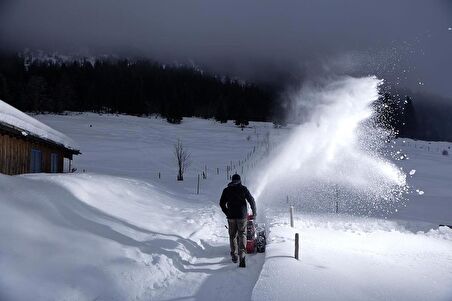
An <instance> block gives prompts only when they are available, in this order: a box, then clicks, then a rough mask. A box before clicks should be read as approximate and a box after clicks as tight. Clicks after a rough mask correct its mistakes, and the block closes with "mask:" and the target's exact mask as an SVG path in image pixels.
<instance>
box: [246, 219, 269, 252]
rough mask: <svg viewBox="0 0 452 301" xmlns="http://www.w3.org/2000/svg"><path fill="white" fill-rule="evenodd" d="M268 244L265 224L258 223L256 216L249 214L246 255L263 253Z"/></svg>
mask: <svg viewBox="0 0 452 301" xmlns="http://www.w3.org/2000/svg"><path fill="white" fill-rule="evenodd" d="M266 244H267V240H266V235H265V224H262V223H256V222H255V220H254V216H253V215H251V214H248V217H247V224H246V253H248V254H251V253H256V252H257V253H263V252H265V245H266Z"/></svg>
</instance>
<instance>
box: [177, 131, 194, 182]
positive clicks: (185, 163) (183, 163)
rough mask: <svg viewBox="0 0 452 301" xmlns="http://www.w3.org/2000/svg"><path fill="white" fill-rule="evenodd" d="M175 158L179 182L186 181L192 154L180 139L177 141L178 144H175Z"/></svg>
mask: <svg viewBox="0 0 452 301" xmlns="http://www.w3.org/2000/svg"><path fill="white" fill-rule="evenodd" d="M174 156H175V157H176V160H177V167H178V169H179V170H178V172H177V180H178V181H183V180H184V172H185V170H186V169H187V168H188V167H189V166H190V163H191V162H190V153H189V152H187V150H186V149H185V148H184V146H183V144H182V142H181V141H180V139H177V143H176V144H174Z"/></svg>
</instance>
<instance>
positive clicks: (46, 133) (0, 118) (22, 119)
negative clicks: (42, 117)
mask: <svg viewBox="0 0 452 301" xmlns="http://www.w3.org/2000/svg"><path fill="white" fill-rule="evenodd" d="M0 123H3V124H5V125H7V126H11V127H13V128H15V129H18V130H20V131H22V135H24V136H27V135H32V136H35V137H38V138H41V139H44V140H48V141H51V142H54V143H56V144H61V145H63V146H64V147H66V148H68V149H72V150H78V149H79V148H78V146H77V145H76V144H75V142H74V141H73V140H72V139H71V138H69V137H68V136H66V135H64V134H63V133H60V132H58V131H57V130H54V129H52V128H51V127H49V126H47V125H45V124H44V123H42V122H40V121H38V120H36V119H34V118H33V117H31V116H29V115H27V114H25V113H24V112H22V111H19V110H18V109H16V108H14V107H13V106H11V105H9V104H7V103H5V102H4V101H2V100H0Z"/></svg>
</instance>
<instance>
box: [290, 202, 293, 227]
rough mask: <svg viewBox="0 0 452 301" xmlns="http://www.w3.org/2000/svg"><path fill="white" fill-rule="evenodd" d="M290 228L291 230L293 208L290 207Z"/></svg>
mask: <svg viewBox="0 0 452 301" xmlns="http://www.w3.org/2000/svg"><path fill="white" fill-rule="evenodd" d="M289 211H290V226H291V227H292V228H293V206H290V210H289Z"/></svg>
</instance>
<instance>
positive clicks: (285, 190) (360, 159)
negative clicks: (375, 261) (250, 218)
mask: <svg viewBox="0 0 452 301" xmlns="http://www.w3.org/2000/svg"><path fill="white" fill-rule="evenodd" d="M381 84H382V80H379V79H377V78H376V77H373V76H369V77H362V78H353V77H341V78H338V79H335V80H329V81H324V82H322V83H320V84H319V83H317V84H315V85H314V84H308V85H305V86H304V87H302V88H301V89H300V90H299V91H298V92H297V93H294V95H293V96H292V98H293V99H292V100H293V108H292V110H291V111H292V112H295V113H297V114H298V116H299V119H303V120H300V122H301V123H300V125H298V126H297V127H296V128H295V129H293V132H292V133H291V135H290V136H289V138H288V140H287V141H285V143H283V144H282V145H280V146H279V147H278V148H277V149H276V150H275V151H274V152H273V153H272V154H270V156H269V159H268V160H267V163H266V164H265V166H262V169H261V172H260V173H258V174H257V175H256V179H258V180H257V181H254V184H255V185H254V188H255V189H254V191H255V195H256V198H257V199H259V201H260V202H264V203H267V204H266V205H270V204H276V203H278V202H283V203H287V202H290V204H288V205H295V206H296V207H299V209H301V210H305V211H311V212H312V211H327V212H328V211H329V212H335V211H339V212H345V213H359V214H363V213H364V214H367V213H369V214H370V213H374V212H375V211H378V212H384V213H389V212H392V211H393V210H395V208H396V207H397V206H396V205H397V203H400V201H402V200H403V199H404V197H403V196H404V193H405V192H406V190H407V187H406V175H405V174H404V173H403V172H402V171H401V170H400V169H398V168H397V166H395V165H394V164H393V163H391V162H390V160H388V158H387V155H386V154H385V152H384V150H385V149H386V146H387V143H388V141H389V140H390V139H389V138H390V136H391V133H390V132H389V131H388V130H385V129H382V128H379V127H378V126H377V125H376V122H375V118H374V117H375V112H374V108H373V104H374V102H375V101H376V100H377V99H378V97H379V94H378V92H379V87H380V85H381ZM286 196H288V198H287V200H286Z"/></svg>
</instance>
